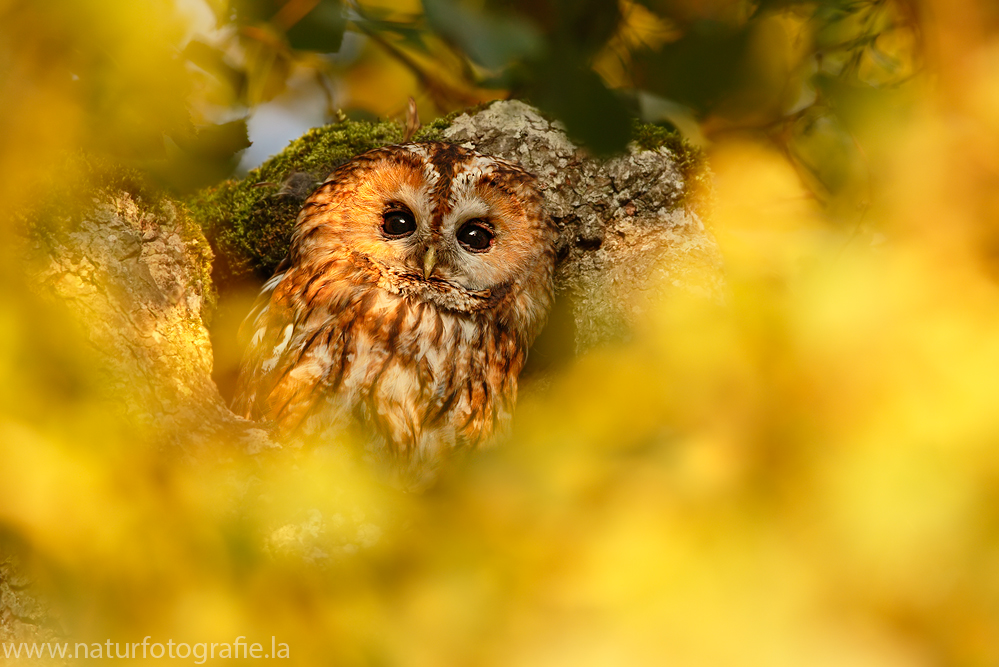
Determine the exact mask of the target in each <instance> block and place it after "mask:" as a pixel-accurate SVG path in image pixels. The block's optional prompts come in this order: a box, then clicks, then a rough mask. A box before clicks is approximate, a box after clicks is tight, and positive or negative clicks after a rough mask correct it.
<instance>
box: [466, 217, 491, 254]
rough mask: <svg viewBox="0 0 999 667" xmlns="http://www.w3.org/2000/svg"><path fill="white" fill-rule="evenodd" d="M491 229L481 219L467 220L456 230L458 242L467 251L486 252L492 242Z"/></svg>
mask: <svg viewBox="0 0 999 667" xmlns="http://www.w3.org/2000/svg"><path fill="white" fill-rule="evenodd" d="M493 236H494V234H493V230H491V229H490V228H489V227H488V226H487V225H486V223H485V222H483V221H481V220H469V221H468V222H467V223H465V226H464V227H462V228H461V229H459V230H458V243H460V244H461V245H462V247H463V248H465V250H468V251H469V252H486V251H487V250H489V246H491V245H492V244H493Z"/></svg>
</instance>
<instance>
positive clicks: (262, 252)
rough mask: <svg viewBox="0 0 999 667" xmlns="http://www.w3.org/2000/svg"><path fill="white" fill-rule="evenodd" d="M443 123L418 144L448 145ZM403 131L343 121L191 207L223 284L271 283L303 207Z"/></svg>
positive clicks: (206, 193) (202, 195)
mask: <svg viewBox="0 0 999 667" xmlns="http://www.w3.org/2000/svg"><path fill="white" fill-rule="evenodd" d="M450 124H451V123H450V120H449V119H448V118H442V119H437V120H435V121H432V122H431V123H429V124H428V125H427V126H425V127H423V128H421V129H420V130H419V131H418V132H417V133H416V136H415V137H414V140H416V141H441V140H443V131H444V129H446V128H447V127H448V126H449V125H450ZM402 136H403V128H402V125H400V124H399V123H395V122H380V123H370V122H362V121H350V120H344V121H342V122H339V123H336V124H333V125H327V126H325V127H319V128H315V129H312V130H309V131H308V132H306V133H305V134H304V135H303V136H302V137H301V138H299V139H296V140H295V141H293V142H291V144H289V146H288V147H287V148H286V149H285V150H284V151H282V152H281V153H280V154H278V155H275V156H274V157H273V158H271V159H270V160H268V161H267V162H265V163H264V164H262V165H261V166H260V167H259V168H257V169H254V170H253V171H251V172H250V173H249V174H247V176H246V178H244V179H242V180H230V181H226V182H224V183H222V184H220V185H218V186H216V187H213V188H208V189H206V190H202V191H201V192H199V193H197V194H196V195H195V196H194V197H192V198H191V199H189V200H188V202H187V204H188V207H189V209H190V211H191V214H192V216H193V217H194V218H195V219H196V220H198V221H199V222H200V224H201V226H202V228H203V229H204V230H205V233H206V234H207V235H208V237H209V239H211V241H212V243H213V245H214V246H215V248H216V250H217V251H218V252H217V255H218V259H217V266H216V274H215V275H216V278H217V279H219V280H222V281H224V282H227V281H229V280H239V279H241V278H244V277H248V276H251V275H256V276H257V277H265V276H269V275H270V274H271V273H272V272H273V271H274V268H275V267H276V266H277V264H278V263H279V262H280V261H281V260H282V259H283V258H284V256H285V255H286V254H287V251H288V242H289V239H290V236H291V230H292V227H293V226H294V223H295V218H296V216H297V214H298V210H299V208H300V207H301V205H302V202H303V200H304V199H305V198H306V197H307V196H308V195H309V194H310V193H311V191H312V190H313V189H314V188H315V186H316V185H318V184H319V183H320V182H322V180H323V179H325V178H326V177H327V176H328V175H329V173H330V172H331V171H333V170H334V169H335V168H336V167H338V166H340V165H341V164H343V163H344V162H346V161H347V160H349V159H350V158H352V157H354V156H355V155H358V154H359V153H363V152H364V151H367V150H371V149H372V148H378V147H379V146H385V145H388V144H395V143H399V142H400V141H402Z"/></svg>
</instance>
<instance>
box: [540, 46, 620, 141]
mask: <svg viewBox="0 0 999 667" xmlns="http://www.w3.org/2000/svg"><path fill="white" fill-rule="evenodd" d="M529 98H530V99H531V101H533V102H536V103H537V104H538V106H540V107H541V108H542V109H544V110H546V111H548V112H550V113H552V114H554V115H555V116H557V117H558V118H559V120H561V121H562V122H563V123H565V127H566V130H567V131H568V133H569V135H570V136H571V137H572V138H573V139H574V140H576V141H578V142H580V143H582V144H584V145H585V146H586V147H587V148H589V149H590V150H591V151H592V152H593V153H595V154H597V155H608V154H612V153H616V152H620V151H622V150H624V148H625V146H627V144H628V141H629V140H630V139H631V116H630V114H629V113H628V110H627V108H626V107H625V105H624V102H622V101H621V99H620V98H618V97H617V96H616V95H615V94H614V93H613V92H611V91H610V90H609V89H608V88H607V86H605V85H604V82H603V80H602V79H601V78H600V77H599V76H597V75H596V73H594V72H593V71H592V70H590V69H588V68H584V67H583V66H581V65H580V64H579V63H578V62H575V61H573V60H571V59H568V58H557V59H553V60H551V61H549V62H548V63H546V64H544V65H543V66H542V67H541V70H540V77H539V78H538V80H537V81H536V82H535V84H534V87H533V89H532V90H531V91H530V93H529Z"/></svg>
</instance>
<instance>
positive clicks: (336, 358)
mask: <svg viewBox="0 0 999 667" xmlns="http://www.w3.org/2000/svg"><path fill="white" fill-rule="evenodd" d="M280 268H281V267H279V269H280ZM295 279H296V276H294V275H293V270H287V271H284V272H279V273H277V274H275V275H274V277H273V278H271V279H270V280H269V281H267V283H266V284H265V285H264V287H263V288H262V289H261V292H260V296H259V297H258V298H257V302H256V303H255V304H254V307H253V309H252V310H251V311H250V314H249V315H248V316H247V318H246V320H245V321H244V322H243V325H242V327H241V328H240V337H241V338H243V339H244V340H245V339H246V338H249V341H248V343H247V344H246V352H245V353H244V357H243V365H242V367H241V368H240V373H239V379H238V381H237V385H236V395H235V399H234V400H233V411H234V412H235V413H237V414H239V415H242V416H243V417H246V418H247V419H253V420H259V421H269V422H274V423H277V424H279V425H280V426H281V429H282V430H283V431H285V432H290V431H292V430H294V428H295V427H297V426H298V425H299V424H300V423H301V421H302V420H303V419H304V417H305V416H306V415H307V414H308V413H309V412H310V410H311V409H312V408H313V406H314V405H315V403H316V402H317V401H318V400H320V398H321V397H322V396H323V393H324V392H323V391H322V390H323V388H324V387H325V386H326V385H328V384H330V382H331V381H333V378H334V377H339V375H340V373H339V369H340V368H342V367H343V361H344V360H343V354H342V349H343V346H344V343H343V335H342V334H343V332H342V331H340V330H339V329H338V327H337V326H336V324H335V323H334V322H330V321H328V320H327V321H320V322H318V323H317V322H315V318H310V317H308V315H309V313H308V312H306V309H305V307H304V306H303V305H302V304H300V303H296V301H295V300H294V299H291V298H289V297H288V296H287V295H288V294H289V293H291V292H292V290H283V289H280V288H281V286H282V284H283V283H284V282H285V281H294V280H295Z"/></svg>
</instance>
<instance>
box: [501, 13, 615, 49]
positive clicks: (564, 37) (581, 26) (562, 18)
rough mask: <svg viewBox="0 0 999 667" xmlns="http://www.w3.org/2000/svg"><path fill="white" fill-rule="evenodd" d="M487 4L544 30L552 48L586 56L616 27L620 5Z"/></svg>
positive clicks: (608, 36)
mask: <svg viewBox="0 0 999 667" xmlns="http://www.w3.org/2000/svg"><path fill="white" fill-rule="evenodd" d="M487 7H490V8H492V9H494V10H495V11H496V12H497V13H498V12H505V13H507V14H510V13H511V10H512V12H515V13H514V14H513V15H519V16H522V17H524V18H526V19H528V20H529V21H530V22H531V23H532V24H533V25H535V26H537V27H539V28H540V29H541V31H542V32H543V33H544V35H545V37H546V38H547V40H548V42H549V46H550V47H551V48H552V49H569V50H572V51H574V52H576V53H579V54H581V55H585V56H589V55H592V54H593V53H595V52H596V51H598V50H599V49H600V48H602V47H603V45H604V44H605V43H606V42H607V40H608V39H610V38H611V36H612V35H613V34H614V32H615V31H616V30H617V27H618V23H620V21H621V8H620V6H619V5H618V3H617V2H616V0H513V1H512V2H511V1H510V0H495V1H493V2H489V3H487Z"/></svg>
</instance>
